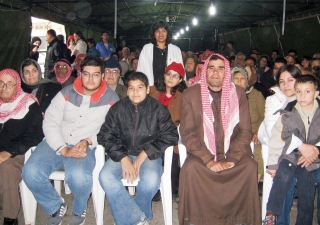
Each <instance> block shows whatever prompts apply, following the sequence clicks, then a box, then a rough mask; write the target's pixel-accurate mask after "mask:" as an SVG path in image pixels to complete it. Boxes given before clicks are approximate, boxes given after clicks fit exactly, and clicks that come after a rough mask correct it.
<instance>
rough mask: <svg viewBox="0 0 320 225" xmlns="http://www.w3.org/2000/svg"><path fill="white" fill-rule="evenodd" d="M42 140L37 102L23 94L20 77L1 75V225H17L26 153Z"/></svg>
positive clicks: (9, 73)
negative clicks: (2, 219)
mask: <svg viewBox="0 0 320 225" xmlns="http://www.w3.org/2000/svg"><path fill="white" fill-rule="evenodd" d="M42 138H43V132H42V114H41V110H40V107H39V105H38V103H37V99H36V98H35V97H34V96H33V95H31V94H27V93H25V92H23V90H22V89H21V80H20V77H19V74H18V73H17V72H16V71H14V70H12V69H4V70H1V71H0V208H2V216H3V217H4V222H3V224H4V225H18V220H17V217H18V213H19V209H20V194H19V183H20V182H21V169H22V167H23V164H24V154H25V153H26V151H27V150H28V149H29V148H30V147H32V146H35V145H37V144H38V143H39V142H40V141H41V140H42Z"/></svg>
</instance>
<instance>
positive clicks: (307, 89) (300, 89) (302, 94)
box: [295, 83, 319, 109]
mask: <svg viewBox="0 0 320 225" xmlns="http://www.w3.org/2000/svg"><path fill="white" fill-rule="evenodd" d="M295 92H296V97H297V102H298V103H299V104H300V105H301V107H302V108H308V107H310V109H311V108H312V107H313V102H314V99H315V98H316V97H317V96H318V95H319V91H317V90H316V89H315V87H314V85H313V84H311V83H298V84H296V87H295Z"/></svg>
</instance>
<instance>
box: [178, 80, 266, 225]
mask: <svg viewBox="0 0 320 225" xmlns="http://www.w3.org/2000/svg"><path fill="white" fill-rule="evenodd" d="M236 89H237V95H238V99H239V111H240V112H239V113H240V122H239V123H238V124H237V125H236V127H235V128H234V130H233V134H232V136H231V141H230V148H229V150H228V151H227V153H226V154H224V150H223V139H224V134H223V128H222V122H221V120H220V108H221V101H220V96H221V94H220V93H219V92H212V91H210V94H211V96H213V99H214V100H213V102H212V109H213V113H214V118H215V122H214V131H215V136H216V146H217V157H218V161H232V162H235V167H233V168H231V169H228V170H225V171H222V172H213V171H211V170H210V169H208V168H207V167H206V164H207V163H209V162H210V161H211V160H213V159H214V156H213V155H212V154H211V153H210V151H209V150H208V149H207V147H206V145H205V143H204V140H203V137H204V133H203V121H202V103H201V95H200V85H199V84H197V85H194V86H192V87H191V88H189V89H187V90H186V91H185V92H184V95H183V99H182V103H181V109H180V118H181V124H180V134H181V138H182V141H183V143H184V144H185V146H186V148H187V150H188V153H189V154H188V157H187V159H186V161H185V163H184V165H183V167H182V169H181V172H180V200H179V223H180V224H181V225H189V224H195V225H228V224H230V225H234V224H254V225H255V224H261V210H260V200H259V193H258V182H257V163H256V162H255V161H254V160H253V158H252V152H251V149H250V141H251V138H252V133H251V124H250V115H249V108H248V101H247V97H246V94H245V92H244V90H243V88H240V87H237V86H236Z"/></svg>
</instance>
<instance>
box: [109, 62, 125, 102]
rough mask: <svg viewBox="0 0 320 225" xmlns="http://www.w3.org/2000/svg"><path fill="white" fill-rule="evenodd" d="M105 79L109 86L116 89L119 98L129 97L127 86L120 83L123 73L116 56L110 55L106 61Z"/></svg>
mask: <svg viewBox="0 0 320 225" xmlns="http://www.w3.org/2000/svg"><path fill="white" fill-rule="evenodd" d="M104 68H105V69H104V79H105V81H106V82H107V85H108V87H109V88H111V89H112V90H114V91H115V92H116V94H117V95H118V97H119V99H122V98H125V97H127V88H126V87H125V86H124V85H122V84H119V83H118V82H119V78H120V74H121V66H120V64H119V62H118V61H117V60H116V58H114V57H110V58H109V59H108V60H107V61H104Z"/></svg>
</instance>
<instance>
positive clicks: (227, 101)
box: [200, 54, 239, 160]
mask: <svg viewBox="0 0 320 225" xmlns="http://www.w3.org/2000/svg"><path fill="white" fill-rule="evenodd" d="M212 56H218V57H220V58H221V59H223V60H224V65H225V75H224V80H223V83H222V88H221V91H222V93H221V120H222V126H223V131H224V151H225V152H227V151H228V149H229V146H230V137H231V134H232V131H233V128H234V127H235V126H236V125H237V124H238V123H239V101H238V96H237V92H236V87H235V85H234V84H233V83H232V82H231V72H230V64H229V60H227V59H226V58H225V57H224V56H222V55H220V54H212V55H211V56H210V57H209V58H208V59H207V60H206V62H205V64H204V66H203V70H202V73H201V82H200V85H201V99H202V113H203V130H204V141H205V143H206V146H207V148H208V149H209V151H210V152H211V153H212V154H213V155H215V156H216V153H217V150H216V143H215V134H214V128H213V122H214V116H213V112H212V108H211V102H210V93H209V90H208V83H207V69H208V64H209V62H210V58H211V57H212ZM215 160H217V157H216V158H215Z"/></svg>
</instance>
